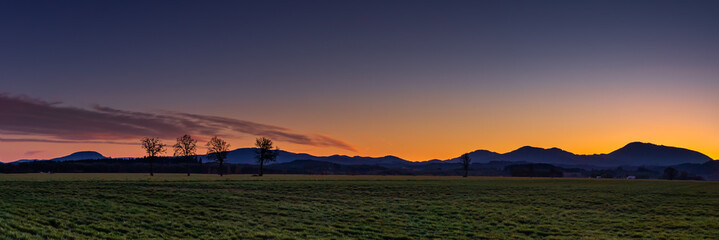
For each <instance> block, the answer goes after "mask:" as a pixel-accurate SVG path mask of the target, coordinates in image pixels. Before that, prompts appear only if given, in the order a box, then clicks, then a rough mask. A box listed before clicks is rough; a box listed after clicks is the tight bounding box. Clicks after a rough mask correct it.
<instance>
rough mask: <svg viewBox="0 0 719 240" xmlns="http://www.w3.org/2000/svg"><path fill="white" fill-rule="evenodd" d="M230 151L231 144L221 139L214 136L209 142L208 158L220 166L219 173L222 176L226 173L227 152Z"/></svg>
mask: <svg viewBox="0 0 719 240" xmlns="http://www.w3.org/2000/svg"><path fill="white" fill-rule="evenodd" d="M228 151H230V144H228V143H227V142H225V140H222V139H221V138H219V137H217V136H214V137H212V139H210V141H209V142H207V157H208V158H209V159H214V160H215V161H216V162H217V163H219V164H220V169H219V171H218V172H219V173H220V176H222V175H223V173H224V163H225V159H226V158H227V152H228Z"/></svg>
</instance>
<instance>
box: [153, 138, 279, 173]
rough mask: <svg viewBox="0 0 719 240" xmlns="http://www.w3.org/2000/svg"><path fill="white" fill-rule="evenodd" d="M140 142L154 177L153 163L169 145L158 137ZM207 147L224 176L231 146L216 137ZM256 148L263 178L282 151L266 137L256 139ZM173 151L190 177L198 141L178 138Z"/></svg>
mask: <svg viewBox="0 0 719 240" xmlns="http://www.w3.org/2000/svg"><path fill="white" fill-rule="evenodd" d="M140 142H141V146H142V149H144V150H145V152H146V153H147V159H148V160H149V163H150V169H149V170H150V176H154V175H155V173H154V169H153V162H154V161H155V160H157V159H158V158H160V157H162V156H161V154H162V153H165V152H166V151H167V145H166V144H164V143H162V141H161V140H160V138H157V137H153V138H149V137H146V138H142V139H141V140H140ZM205 146H206V147H207V157H208V158H209V159H211V160H214V161H215V162H216V163H218V165H219V168H218V171H217V172H218V174H219V175H220V176H223V175H224V170H225V168H224V163H225V160H226V159H227V154H228V153H229V152H230V144H229V143H227V141H225V140H224V139H222V138H219V137H218V136H214V137H212V139H210V141H208V142H207V144H205ZM255 147H256V149H255V153H256V157H255V159H256V160H257V163H258V164H259V173H258V174H257V176H262V174H263V166H264V164H265V163H268V162H273V161H276V160H277V155H279V153H280V149H279V148H278V147H277V146H275V145H274V143H273V142H272V140H270V139H269V138H266V137H259V138H257V139H255ZM172 149H173V150H174V154H173V155H174V156H175V157H178V158H180V159H182V160H183V161H184V162H185V165H186V169H187V176H190V164H191V163H192V162H196V161H197V139H194V138H192V136H190V135H189V134H185V135H183V136H182V137H179V138H177V142H176V143H175V144H174V145H172Z"/></svg>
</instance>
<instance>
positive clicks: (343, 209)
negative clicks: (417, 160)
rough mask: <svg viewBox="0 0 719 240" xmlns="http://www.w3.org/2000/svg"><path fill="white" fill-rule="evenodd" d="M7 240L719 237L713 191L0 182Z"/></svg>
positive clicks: (322, 179)
mask: <svg viewBox="0 0 719 240" xmlns="http://www.w3.org/2000/svg"><path fill="white" fill-rule="evenodd" d="M0 238H3V239H48V238H50V239H56V238H65V239H86V238H94V239H147V238H156V239H176V238H186V239H193V238H200V239H258V238H260V239H261V238H269V239H484V238H488V239H536V238H546V239H615V238H619V239H630V238H631V239H636V238H646V239H649V238H651V239H719V183H716V182H680V181H671V182H670V181H634V180H632V181H627V180H597V179H521V178H473V177H470V178H467V179H462V178H459V177H389V176H388V177H385V176H265V177H262V178H258V177H251V176H246V175H241V176H240V175H234V176H225V177H222V178H220V177H218V176H215V175H193V176H191V177H187V176H184V175H181V174H177V175H167V174H159V175H156V176H155V177H153V178H150V177H148V176H146V175H142V174H21V175H0Z"/></svg>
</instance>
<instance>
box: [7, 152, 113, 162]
mask: <svg viewBox="0 0 719 240" xmlns="http://www.w3.org/2000/svg"><path fill="white" fill-rule="evenodd" d="M105 158H107V157H105V156H103V155H102V154H100V153H98V152H95V151H82V152H76V153H72V154H70V155H67V156H64V157H59V158H53V159H45V160H40V159H22V160H17V161H15V162H13V163H21V162H31V161H59V162H61V161H74V160H88V159H105Z"/></svg>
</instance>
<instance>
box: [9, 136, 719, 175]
mask: <svg viewBox="0 0 719 240" xmlns="http://www.w3.org/2000/svg"><path fill="white" fill-rule="evenodd" d="M469 156H470V157H471V158H472V163H490V162H506V163H546V164H554V165H557V166H562V167H579V168H585V169H590V168H593V167H604V168H609V167H618V166H673V165H679V164H685V163H686V164H703V163H706V162H709V161H712V159H711V158H709V157H708V156H706V155H704V154H702V153H699V152H697V151H692V150H688V149H684V148H677V147H669V146H662V145H655V144H651V143H641V142H633V143H629V144H627V145H626V146H624V147H622V148H620V149H617V150H616V151H613V152H611V153H608V154H596V155H578V154H574V153H571V152H568V151H565V150H562V149H559V148H547V149H545V148H537V147H531V146H525V147H521V148H519V149H517V150H514V151H511V152H508V153H504V154H500V153H496V152H492V151H488V150H477V151H474V152H471V153H469ZM199 157H200V158H202V159H203V161H205V162H208V161H209V160H208V158H207V156H205V155H200V156H199ZM458 157H459V156H458ZM458 157H457V158H453V159H447V160H437V159H434V160H429V161H423V162H410V161H407V160H404V159H401V158H398V157H395V156H384V157H361V156H353V157H351V156H345V155H332V156H313V155H310V154H306V153H292V152H288V151H280V153H279V155H278V157H277V161H276V162H272V163H270V164H282V163H289V162H292V161H295V160H312V161H322V162H328V163H333V164H341V165H373V166H382V167H385V168H395V169H407V168H427V167H436V166H437V164H450V163H459V158H458ZM104 158H106V157H105V156H103V155H102V154H100V153H97V152H92V151H85V152H76V153H73V154H70V155H68V156H64V157H60V158H54V159H50V161H68V160H86V159H104ZM28 161H35V160H19V161H16V163H17V162H28ZM226 161H227V163H233V164H255V163H256V162H255V148H239V149H235V150H232V151H230V152H229V153H228V156H227V160H226ZM440 168H444V167H440Z"/></svg>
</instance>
